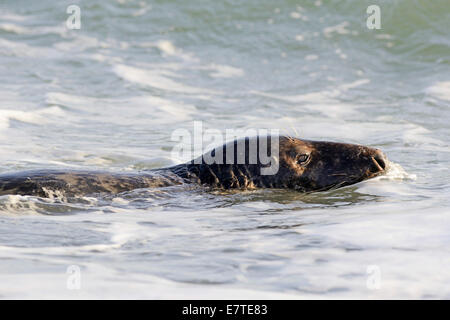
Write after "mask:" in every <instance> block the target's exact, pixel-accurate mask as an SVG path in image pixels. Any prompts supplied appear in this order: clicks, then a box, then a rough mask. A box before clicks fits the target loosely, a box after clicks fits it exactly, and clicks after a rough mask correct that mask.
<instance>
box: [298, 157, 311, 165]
mask: <svg viewBox="0 0 450 320" xmlns="http://www.w3.org/2000/svg"><path fill="white" fill-rule="evenodd" d="M308 160H309V154H301V155H299V156H298V157H297V163H298V164H300V165H304V164H305V163H306V162H308Z"/></svg>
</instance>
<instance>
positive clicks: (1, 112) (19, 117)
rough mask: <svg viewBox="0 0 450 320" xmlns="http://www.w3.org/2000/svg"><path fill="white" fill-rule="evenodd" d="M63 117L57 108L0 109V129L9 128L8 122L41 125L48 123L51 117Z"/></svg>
mask: <svg viewBox="0 0 450 320" xmlns="http://www.w3.org/2000/svg"><path fill="white" fill-rule="evenodd" d="M63 115H64V111H63V110H62V109H61V108H59V107H57V106H53V107H48V108H44V109H38V110H34V111H20V110H8V109H0V128H2V127H3V128H7V127H9V121H10V120H16V121H20V122H25V123H30V124H36V125H42V124H45V123H49V122H50V121H51V117H58V118H60V117H62V116H63Z"/></svg>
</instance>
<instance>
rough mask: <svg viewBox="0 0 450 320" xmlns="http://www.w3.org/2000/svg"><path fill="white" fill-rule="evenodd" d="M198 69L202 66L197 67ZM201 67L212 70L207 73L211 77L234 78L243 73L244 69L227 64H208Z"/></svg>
mask: <svg viewBox="0 0 450 320" xmlns="http://www.w3.org/2000/svg"><path fill="white" fill-rule="evenodd" d="M199 69H202V67H199ZM203 69H209V70H212V72H211V73H210V74H209V75H210V76H211V77H213V78H236V77H242V76H243V75H244V70H242V69H240V68H235V67H231V66H227V65H220V64H210V65H209V66H207V67H204V68H203Z"/></svg>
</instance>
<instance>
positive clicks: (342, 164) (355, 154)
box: [0, 137, 386, 197]
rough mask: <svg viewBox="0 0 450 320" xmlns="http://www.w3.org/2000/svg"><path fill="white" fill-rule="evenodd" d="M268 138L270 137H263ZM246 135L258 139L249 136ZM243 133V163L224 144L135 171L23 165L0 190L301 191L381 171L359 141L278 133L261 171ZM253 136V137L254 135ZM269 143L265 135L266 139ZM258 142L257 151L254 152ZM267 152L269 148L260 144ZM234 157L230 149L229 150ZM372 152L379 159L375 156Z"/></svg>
mask: <svg viewBox="0 0 450 320" xmlns="http://www.w3.org/2000/svg"><path fill="white" fill-rule="evenodd" d="M269 138H270V137H269ZM252 139H259V137H255V138H252ZM250 141H251V140H250V139H249V138H246V139H243V140H238V141H234V142H232V143H234V146H235V148H234V150H237V145H238V143H243V144H245V146H244V148H245V154H246V158H245V163H242V164H226V150H227V149H226V145H224V146H222V147H219V148H216V149H214V150H213V151H211V154H212V155H214V154H215V152H218V151H219V149H221V151H222V152H223V159H222V160H223V161H222V162H223V164H217V163H214V164H206V163H205V162H204V161H201V163H196V162H194V160H193V161H190V162H188V163H185V164H180V165H177V166H173V167H170V168H164V169H157V170H150V171H144V172H139V173H120V174H116V173H107V172H81V171H79V172H77V171H70V172H63V171H48V170H42V171H25V172H18V173H9V174H1V175H0V195H6V194H18V195H33V196H39V197H51V196H52V194H54V193H55V192H59V193H61V194H62V195H63V196H66V197H73V196H82V195H90V194H104V193H108V194H117V193H121V192H124V191H130V190H133V189H139V188H155V187H164V186H170V185H175V184H182V183H196V184H202V185H208V186H211V187H213V188H222V189H252V188H289V189H294V190H298V191H301V192H310V191H323V190H329V189H333V188H338V187H342V186H346V185H349V184H353V183H356V182H359V181H362V180H365V179H369V178H372V177H374V176H377V175H379V174H382V173H384V169H385V168H381V167H380V163H381V164H385V162H386V161H384V160H383V159H385V158H384V155H383V154H382V153H381V152H380V151H379V150H377V149H373V148H368V147H365V146H360V145H352V144H343V143H334V142H318V141H307V140H300V139H296V138H292V137H280V140H279V158H277V160H278V161H279V170H278V172H277V174H275V175H262V174H261V168H263V167H264V165H263V164H262V163H261V159H259V156H258V158H257V161H256V163H250V161H249V150H250V148H249V142H250ZM257 141H259V140H257ZM267 145H268V146H270V140H269V142H268V143H267ZM259 151H260V150H259V144H258V154H259ZM262 151H264V152H266V154H268V155H270V149H269V148H267V150H262ZM302 154H309V161H308V163H305V164H303V165H301V164H298V162H297V159H298V156H299V155H302ZM233 157H234V163H236V162H237V155H236V152H235V154H234V155H233ZM375 157H376V158H377V159H380V158H381V160H379V161H378V162H377V161H375Z"/></svg>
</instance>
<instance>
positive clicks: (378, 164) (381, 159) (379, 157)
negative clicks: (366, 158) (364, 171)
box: [371, 149, 388, 172]
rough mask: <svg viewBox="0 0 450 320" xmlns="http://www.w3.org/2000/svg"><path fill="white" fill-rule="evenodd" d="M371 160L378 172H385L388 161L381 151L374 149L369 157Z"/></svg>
mask: <svg viewBox="0 0 450 320" xmlns="http://www.w3.org/2000/svg"><path fill="white" fill-rule="evenodd" d="M371 159H372V161H373V164H374V165H375V168H376V169H377V171H378V172H383V171H385V170H386V168H387V163H388V160H387V157H386V155H385V154H384V153H383V152H382V151H381V150H379V149H375V150H374V152H373V154H372V156H371Z"/></svg>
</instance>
